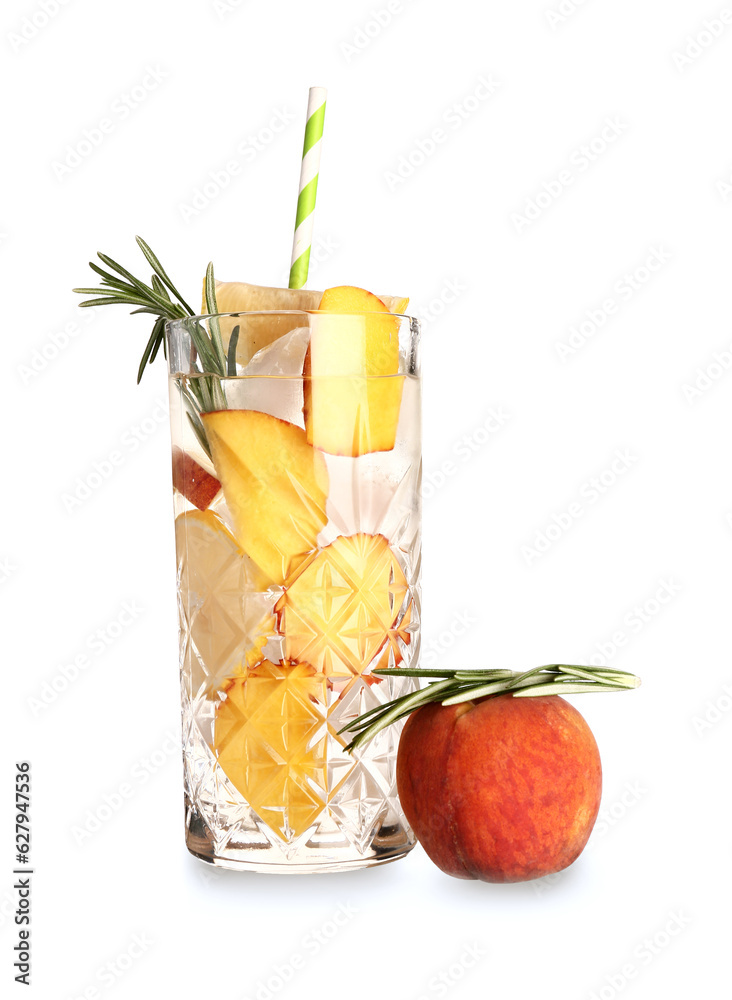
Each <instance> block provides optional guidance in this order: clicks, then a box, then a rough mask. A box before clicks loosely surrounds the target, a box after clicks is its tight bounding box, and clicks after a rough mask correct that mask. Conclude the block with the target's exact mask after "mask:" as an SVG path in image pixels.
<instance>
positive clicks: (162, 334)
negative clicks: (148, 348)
mask: <svg viewBox="0 0 732 1000" xmlns="http://www.w3.org/2000/svg"><path fill="white" fill-rule="evenodd" d="M158 323H160V332H159V333H158V339H157V340H156V341H155V346H154V347H153V349H152V354H151V355H150V364H152V363H153V361H154V360H155V358H156V357H157V356H158V351H159V350H160V345H161V344H163V345H164V344H165V318H164V317H163V316H161V317H160V319H159V320H158ZM155 325H156V326H157V325H158V324H157V323H156V324H155Z"/></svg>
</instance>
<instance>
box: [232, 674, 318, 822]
mask: <svg viewBox="0 0 732 1000" xmlns="http://www.w3.org/2000/svg"><path fill="white" fill-rule="evenodd" d="M224 692H225V694H226V699H225V700H224V701H222V702H221V704H220V705H219V707H218V709H217V711H216V719H215V722H214V742H213V750H214V753H215V754H216V757H217V758H218V762H219V764H220V765H221V767H222V769H223V771H224V773H225V774H226V776H227V777H228V779H229V781H230V782H231V783H232V785H234V787H235V788H236V789H237V790H238V791H239V792H240V793H241V795H243V796H244V798H245V799H246V800H247V802H248V803H249V805H250V806H251V807H252V809H254V811H255V812H256V813H257V814H258V816H259V817H260V818H261V819H263V820H264V822H265V823H267V825H268V826H269V827H270V828H271V829H272V830H274V831H275V832H276V833H277V834H278V835H279V836H280V837H281V838H282V839H283V840H285V841H287V840H290V839H292V837H296V836H299V835H300V834H302V833H304V832H305V831H306V830H307V829H308V827H309V826H311V824H312V823H314V822H315V821H316V820H317V818H318V816H319V815H320V813H321V812H322V810H323V809H324V808H325V805H326V801H327V798H328V768H327V738H328V735H327V727H326V715H327V687H326V678H325V675H324V674H321V673H318V672H317V671H316V670H315V669H314V668H313V667H312V666H310V665H309V664H307V663H288V662H287V661H285V660H283V661H281V662H280V663H279V664H275V663H272V662H271V661H269V660H263V661H262V662H261V663H258V664H257V665H256V666H254V667H251V668H250V669H249V670H247V671H246V674H245V675H244V676H242V677H235V678H232V680H231V681H230V683H229V684H228V685H227V686H226V688H225V689H224Z"/></svg>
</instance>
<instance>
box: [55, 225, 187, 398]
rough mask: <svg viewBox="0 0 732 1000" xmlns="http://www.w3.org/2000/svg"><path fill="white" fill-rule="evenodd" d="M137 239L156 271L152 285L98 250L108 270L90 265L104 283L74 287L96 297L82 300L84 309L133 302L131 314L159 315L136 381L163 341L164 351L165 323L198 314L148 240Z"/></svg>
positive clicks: (153, 358) (150, 362)
mask: <svg viewBox="0 0 732 1000" xmlns="http://www.w3.org/2000/svg"><path fill="white" fill-rule="evenodd" d="M135 239H136V241H137V245H138V246H139V248H140V250H141V251H142V253H143V254H144V256H145V259H146V260H147V262H148V263H149V264H150V266H151V267H152V269H153V272H154V273H153V275H152V278H151V281H150V284H149V285H148V284H146V283H145V282H144V281H143V280H142V279H141V278H136V277H135V275H134V274H132V272H131V271H128V270H127V268H126V267H123V266H122V265H121V264H118V263H117V261H116V260H113V259H112V258H111V257H109V256H108V255H107V254H105V253H97V257H98V258H99V260H100V261H101V262H102V264H105V265H106V269H105V268H103V267H100V266H99V265H98V264H95V263H94V262H93V261H89V267H90V268H91V269H92V271H94V272H95V273H96V274H98V275H99V276H100V277H101V279H102V280H101V283H100V284H99V285H98V286H97V287H96V288H74V291H75V292H78V293H79V294H80V295H92V296H94V298H91V299H85V301H84V302H81V303H79V304H80V306H81V307H82V308H89V307H93V306H108V305H115V306H116V305H130V306H136V307H137V308H135V309H132V310H131V312H132V313H148V314H149V315H151V316H155V317H156V319H155V323H154V324H153V328H152V333H151V334H150V338H149V340H148V342H147V345H146V346H145V350H144V351H143V355H142V361H141V362H140V367H139V369H138V372H137V381H138V382H139V381H140V379H141V378H142V375H143V372H144V371H145V366H146V365H147V364H152V362H153V361H154V360H155V358H156V357H157V354H158V351H159V350H160V346H161V344H162V345H163V351H165V343H164V332H165V323H166V322H167V321H168V320H173V319H184V318H185V317H186V316H195V313H194V312H193V310H192V309H191V307H190V306H189V305H188V303H187V302H186V300H185V299H184V298H183V296H182V295H181V294H180V292H179V291H178V289H177V288H176V287H175V285H174V284H173V282H172V281H171V280H170V278H169V277H168V274H167V272H166V270H165V268H164V267H163V265H162V264H161V263H160V261H159V260H158V258H157V256H156V255H155V254H154V253H153V251H152V250H151V249H150V247H149V246H148V245H147V243H146V242H145V240H143V239H142V237H140V236H136V237H135ZM170 292H172V293H173V295H174V296H175V298H176V300H177V301H173V300H172V299H171V297H170V294H169V293H170Z"/></svg>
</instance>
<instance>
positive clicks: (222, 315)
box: [165, 309, 419, 327]
mask: <svg viewBox="0 0 732 1000" xmlns="http://www.w3.org/2000/svg"><path fill="white" fill-rule="evenodd" d="M244 316H338V317H346V316H347V317H349V318H350V319H353V318H354V317H357V316H393V317H394V319H399V320H407V321H408V322H409V323H410V324H412V323H419V319H418V318H417V317H416V316H410V315H409V314H408V313H393V312H386V313H383V312H375V311H372V312H368V311H367V312H357V313H344V312H330V311H329V310H327V309H240V310H239V311H238V312H218V313H200V314H197V315H196V316H180V317H178V318H177V319H169V320H166V321H165V325H166V327H168V326H175V325H176V324H177V323H181V324H186V323H197V322H200V321H202V320H207V319H237V318H239V317H244Z"/></svg>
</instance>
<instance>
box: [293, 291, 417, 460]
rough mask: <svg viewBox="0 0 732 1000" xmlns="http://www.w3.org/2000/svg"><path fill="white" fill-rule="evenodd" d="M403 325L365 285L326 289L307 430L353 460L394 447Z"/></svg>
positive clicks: (317, 321)
mask: <svg viewBox="0 0 732 1000" xmlns="http://www.w3.org/2000/svg"><path fill="white" fill-rule="evenodd" d="M399 326H400V320H399V318H398V317H396V316H394V315H393V313H391V312H389V309H388V308H387V306H386V305H385V304H384V302H382V300H381V299H379V298H377V297H376V296H375V295H372V293H371V292H367V291H366V290H365V289H363V288H355V287H352V286H348V285H344V286H340V287H337V288H329V289H327V291H325V292H324V293H323V297H322V299H321V300H320V306H319V311H318V313H316V314H314V315H313V316H312V319H311V334H310V345H309V347H308V350H307V354H306V355H305V365H304V368H303V377H304V379H305V382H304V387H303V392H304V406H303V413H304V416H305V429H306V431H307V436H308V442H309V443H310V444H312V445H313V446H314V447H316V448H319V449H320V450H321V451H325V452H328V453H329V454H331V455H349V456H351V457H355V456H357V455H366V454H368V453H370V452H375V451H391V449H392V448H393V447H394V443H395V440H396V432H397V425H398V423H399V409H400V406H401V399H402V391H403V388H404V376H400V375H399V374H398V372H399Z"/></svg>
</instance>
